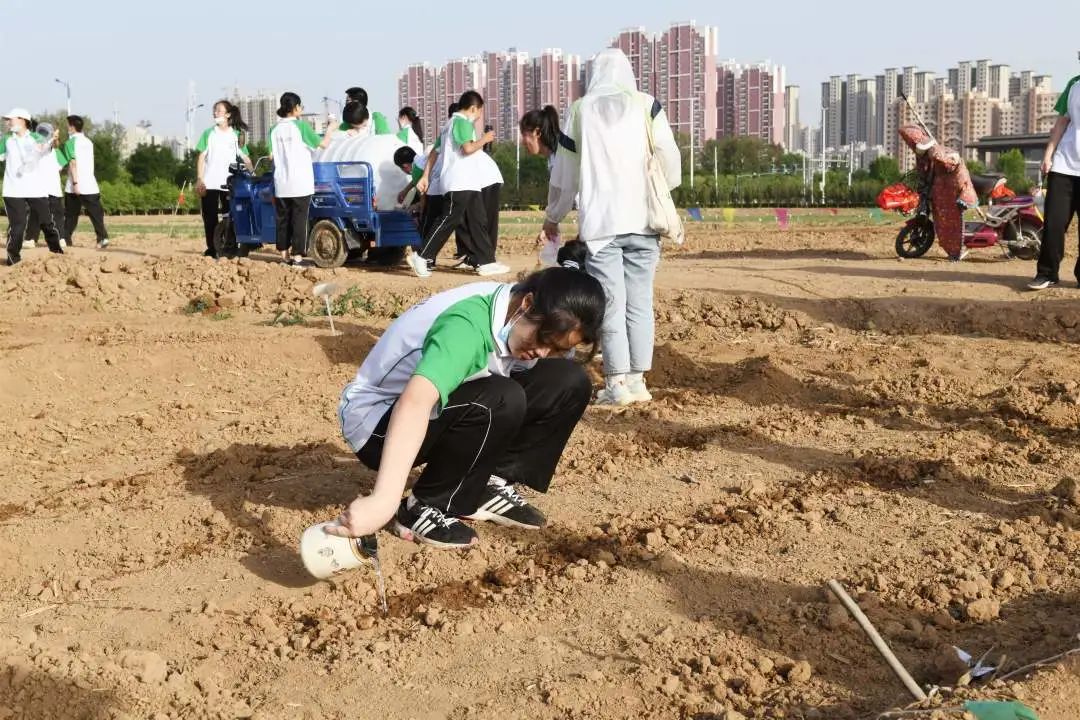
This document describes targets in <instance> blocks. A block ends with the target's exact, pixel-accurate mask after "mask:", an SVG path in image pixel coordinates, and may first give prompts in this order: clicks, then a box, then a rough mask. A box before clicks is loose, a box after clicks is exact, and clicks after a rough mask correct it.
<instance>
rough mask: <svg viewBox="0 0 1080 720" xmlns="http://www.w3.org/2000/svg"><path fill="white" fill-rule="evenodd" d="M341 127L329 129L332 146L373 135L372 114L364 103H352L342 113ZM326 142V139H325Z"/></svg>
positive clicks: (347, 104)
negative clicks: (343, 141)
mask: <svg viewBox="0 0 1080 720" xmlns="http://www.w3.org/2000/svg"><path fill="white" fill-rule="evenodd" d="M341 121H342V122H341V125H339V126H338V127H331V128H327V130H326V132H327V133H328V134H329V135H330V146H332V145H336V144H337V143H339V142H341V141H342V140H349V139H350V138H365V137H370V136H371V135H372V129H371V113H369V112H368V109H367V106H366V105H364V104H363V103H359V102H356V101H355V100H354V101H350V102H348V103H345V107H344V108H343V109H342V111H341ZM323 139H324V140H325V137H324V138H323Z"/></svg>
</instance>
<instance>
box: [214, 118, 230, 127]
mask: <svg viewBox="0 0 1080 720" xmlns="http://www.w3.org/2000/svg"><path fill="white" fill-rule="evenodd" d="M228 122H229V118H228V117H215V118H214V123H215V124H217V125H226V124H228Z"/></svg>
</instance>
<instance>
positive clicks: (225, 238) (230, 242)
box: [214, 220, 240, 258]
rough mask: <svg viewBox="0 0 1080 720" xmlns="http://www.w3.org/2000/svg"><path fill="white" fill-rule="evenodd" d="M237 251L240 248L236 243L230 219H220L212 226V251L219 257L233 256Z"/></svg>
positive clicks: (234, 230) (234, 231)
mask: <svg viewBox="0 0 1080 720" xmlns="http://www.w3.org/2000/svg"><path fill="white" fill-rule="evenodd" d="M239 251H240V248H239V246H238V245H237V244H236V229H235V228H234V227H233V224H232V220H222V221H221V222H219V223H218V224H217V227H216V228H214V252H216V253H217V256H218V257H219V258H222V257H225V258H233V257H236V255H237V253H238V252H239Z"/></svg>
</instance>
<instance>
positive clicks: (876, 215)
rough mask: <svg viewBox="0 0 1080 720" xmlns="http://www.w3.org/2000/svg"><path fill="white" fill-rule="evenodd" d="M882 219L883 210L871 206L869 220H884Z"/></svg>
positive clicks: (883, 217) (883, 215)
mask: <svg viewBox="0 0 1080 720" xmlns="http://www.w3.org/2000/svg"><path fill="white" fill-rule="evenodd" d="M884 220H885V213H884V211H882V209H881V208H873V209H872V210H870V221H871V222H875V223H879V222H884Z"/></svg>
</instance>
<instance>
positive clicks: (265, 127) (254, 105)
mask: <svg viewBox="0 0 1080 720" xmlns="http://www.w3.org/2000/svg"><path fill="white" fill-rule="evenodd" d="M232 103H233V104H234V105H236V106H237V107H238V108H240V117H242V118H244V121H245V122H246V123H247V124H248V126H249V128H250V129H249V130H248V141H249V142H260V143H264V142H266V141H267V139H268V138H269V137H270V129H271V128H273V127H274V123H276V122H277V120H278V117H277V108H278V96H277V95H276V94H275V93H270V92H266V91H260V92H259V93H258V94H256V95H247V96H241V95H240V94H239V93H236V94H235V95H234V96H233V98H232Z"/></svg>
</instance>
